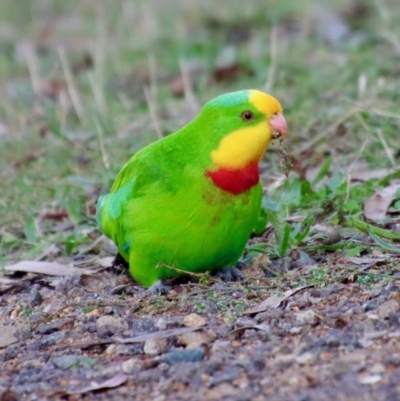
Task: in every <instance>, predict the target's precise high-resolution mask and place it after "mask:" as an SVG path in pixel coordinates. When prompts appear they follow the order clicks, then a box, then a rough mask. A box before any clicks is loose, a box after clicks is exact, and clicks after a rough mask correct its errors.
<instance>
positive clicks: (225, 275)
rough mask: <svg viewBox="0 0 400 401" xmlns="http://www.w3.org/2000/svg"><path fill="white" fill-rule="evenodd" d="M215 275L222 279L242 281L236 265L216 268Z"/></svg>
mask: <svg viewBox="0 0 400 401" xmlns="http://www.w3.org/2000/svg"><path fill="white" fill-rule="evenodd" d="M215 276H217V277H219V278H220V279H221V280H223V281H242V280H243V276H242V273H240V270H239V269H237V268H236V267H224V268H223V269H220V270H217V271H216V272H215Z"/></svg>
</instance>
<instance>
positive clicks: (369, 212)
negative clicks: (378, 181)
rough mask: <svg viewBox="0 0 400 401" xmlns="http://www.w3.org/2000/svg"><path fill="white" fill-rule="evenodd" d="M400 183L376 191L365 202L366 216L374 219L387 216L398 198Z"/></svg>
mask: <svg viewBox="0 0 400 401" xmlns="http://www.w3.org/2000/svg"><path fill="white" fill-rule="evenodd" d="M399 190H400V185H399V184H397V185H391V186H389V187H386V188H383V189H380V190H379V191H377V192H375V194H374V195H372V196H371V197H370V198H369V199H367V200H366V201H365V203H364V216H365V217H366V218H367V219H369V220H372V221H378V220H382V219H384V218H385V217H386V213H387V210H388V209H389V206H390V204H391V203H392V202H393V201H394V200H395V199H396V197H395V195H396V192H397V191H399Z"/></svg>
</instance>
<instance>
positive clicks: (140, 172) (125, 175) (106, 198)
mask: <svg viewBox="0 0 400 401" xmlns="http://www.w3.org/2000/svg"><path fill="white" fill-rule="evenodd" d="M146 153H147V152H145V153H144V154H143V152H138V153H137V154H136V155H134V156H133V157H132V158H131V159H130V160H129V161H128V162H127V163H126V164H125V166H124V167H123V168H122V170H121V171H120V173H119V174H118V176H117V178H116V179H115V181H114V184H113V186H112V188H111V191H110V193H108V194H105V195H101V196H100V198H99V200H98V202H97V211H96V220H97V223H98V225H99V226H100V228H101V230H102V231H103V233H104V234H105V235H106V236H107V237H109V238H111V239H112V240H113V241H114V243H115V245H116V246H117V247H118V249H119V251H120V253H121V254H122V256H124V257H127V251H128V249H129V242H130V240H131V239H130V238H128V234H129V233H127V232H126V230H125V229H124V221H123V215H124V213H123V210H124V208H126V207H128V205H129V203H130V201H131V200H134V199H137V198H139V197H141V196H143V195H144V194H145V193H146V188H147V187H148V186H151V185H153V184H154V182H155V181H158V180H160V178H161V177H162V176H163V174H162V172H161V171H160V169H159V168H157V165H156V163H152V160H151V159H152V158H150V160H149V158H148V154H146Z"/></svg>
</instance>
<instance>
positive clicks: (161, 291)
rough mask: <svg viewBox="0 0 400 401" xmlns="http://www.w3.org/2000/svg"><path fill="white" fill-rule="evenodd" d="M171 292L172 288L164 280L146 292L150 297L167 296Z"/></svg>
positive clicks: (157, 282)
mask: <svg viewBox="0 0 400 401" xmlns="http://www.w3.org/2000/svg"><path fill="white" fill-rule="evenodd" d="M169 290H170V288H169V287H168V286H167V285H165V284H164V283H163V282H162V280H158V281H156V282H155V283H154V284H153V285H152V286H151V287H149V288H148V289H147V291H146V292H147V293H148V294H150V295H165V294H168V291H169Z"/></svg>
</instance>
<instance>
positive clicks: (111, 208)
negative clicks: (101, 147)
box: [96, 90, 287, 293]
mask: <svg viewBox="0 0 400 401" xmlns="http://www.w3.org/2000/svg"><path fill="white" fill-rule="evenodd" d="M286 130H287V126H286V121H285V119H284V117H283V115H282V107H281V105H280V103H279V102H278V101H277V100H276V99H275V98H274V97H272V96H270V95H268V94H266V93H263V92H260V91H257V90H242V91H238V92H232V93H227V94H224V95H220V96H218V97H216V98H214V99H212V100H210V101H209V102H208V103H206V104H205V105H204V106H203V107H202V109H201V111H200V113H199V115H198V116H197V117H196V118H195V119H194V120H193V121H191V122H190V123H189V124H187V125H186V126H184V127H183V128H181V129H180V130H178V131H177V132H175V133H174V134H171V135H169V136H167V137H165V138H162V139H160V140H158V141H156V142H154V143H152V144H150V145H149V146H146V147H145V148H143V149H141V150H140V151H139V152H137V153H136V154H135V155H134V156H133V157H132V158H131V159H130V160H129V161H128V162H127V163H126V164H125V166H124V167H123V168H122V170H121V171H120V173H119V174H118V176H117V178H116V180H115V182H114V184H113V186H112V188H111V191H110V193H108V194H106V195H102V196H100V198H99V200H98V203H97V212H96V218H97V222H98V224H99V226H100V227H101V230H102V231H103V233H104V234H105V235H106V236H107V237H109V238H111V239H112V240H113V241H114V243H115V245H116V246H117V248H118V251H119V255H120V257H122V258H123V259H124V260H125V261H126V262H127V263H128V264H129V272H130V274H131V275H132V277H133V278H134V279H135V280H136V281H137V282H138V283H140V284H142V285H144V286H146V287H151V288H150V290H151V291H152V292H153V293H157V292H165V286H164V283H165V280H166V279H169V278H173V277H176V276H179V275H181V274H182V272H187V273H189V274H190V273H191V272H195V273H201V272H214V271H221V272H222V273H223V275H225V277H229V276H230V278H231V279H240V278H241V274H240V272H239V271H238V270H237V269H236V268H234V266H235V265H236V264H237V262H238V260H239V258H240V256H241V254H242V252H243V250H244V247H245V245H246V242H247V241H248V239H249V237H250V235H251V233H252V230H253V229H254V227H255V226H256V224H257V219H258V217H259V215H260V212H261V197H262V186H261V183H260V179H259V167H258V164H259V161H260V159H261V158H262V156H263V154H264V152H265V150H266V149H267V147H268V145H269V143H270V142H271V140H272V139H275V138H276V137H277V136H282V137H285V136H286ZM276 134H277V135H276ZM170 267H172V268H170Z"/></svg>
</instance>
